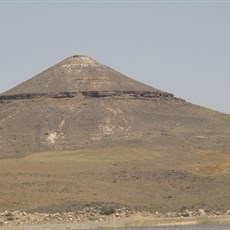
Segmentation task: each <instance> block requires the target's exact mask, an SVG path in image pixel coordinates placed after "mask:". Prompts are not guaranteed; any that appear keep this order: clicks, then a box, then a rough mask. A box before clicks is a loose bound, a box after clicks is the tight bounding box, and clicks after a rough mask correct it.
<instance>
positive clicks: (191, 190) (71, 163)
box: [0, 148, 230, 213]
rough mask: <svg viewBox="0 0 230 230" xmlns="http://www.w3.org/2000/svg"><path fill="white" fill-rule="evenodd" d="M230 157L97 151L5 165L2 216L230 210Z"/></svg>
mask: <svg viewBox="0 0 230 230" xmlns="http://www.w3.org/2000/svg"><path fill="white" fill-rule="evenodd" d="M229 165H230V151H225V152H211V151H195V150H189V151H188V152H184V153H183V154H182V153H176V152H173V153H172V152H170V151H169V150H168V149H162V150H159V151H153V150H151V149H142V148H139V149H138V148H97V149H83V150H76V151H66V152H52V153H37V154H33V155H29V156H26V157H22V158H14V159H0V194H1V196H0V211H5V210H10V211H14V210H25V211H28V212H47V213H55V212H64V211H73V212H74V211H79V210H81V209H83V208H84V207H87V206H98V205H101V204H112V205H113V206H114V207H128V208H129V209H131V210H141V211H143V210H148V211H151V212H154V213H155V212H161V213H167V212H172V211H177V212H180V211H181V210H185V209H188V210H199V209H200V208H202V209H205V210H206V211H207V212H209V211H221V212H226V211H227V210H228V209H230V193H229V191H230V176H229V173H230V167H229Z"/></svg>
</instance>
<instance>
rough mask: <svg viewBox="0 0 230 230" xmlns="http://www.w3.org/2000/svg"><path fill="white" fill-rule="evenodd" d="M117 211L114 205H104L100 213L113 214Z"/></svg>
mask: <svg viewBox="0 0 230 230" xmlns="http://www.w3.org/2000/svg"><path fill="white" fill-rule="evenodd" d="M114 212H115V208H114V207H112V206H103V207H101V208H100V214H102V215H111V214H113V213H114Z"/></svg>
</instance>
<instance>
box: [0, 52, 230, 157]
mask: <svg viewBox="0 0 230 230" xmlns="http://www.w3.org/2000/svg"><path fill="white" fill-rule="evenodd" d="M229 121H230V118H229V116H227V115H224V114H221V113H218V112H215V111H211V110H208V109H205V108H202V107H198V106H195V105H192V104H190V103H187V102H185V101H184V100H182V99H179V98H176V97H174V95H173V94H171V93H167V92H163V91H160V90H158V89H155V88H153V87H151V86H147V85H145V84H142V83H140V82H137V81H135V80H133V79H131V78H129V77H127V76H125V75H123V74H121V73H119V72H117V71H115V70H113V69H111V68H109V67H107V66H105V65H103V64H100V63H98V62H96V61H95V60H93V59H91V58H89V57H87V56H79V55H75V56H72V57H69V58H67V59H65V60H63V61H61V62H60V63H58V64H56V65H54V66H52V67H51V68H49V69H47V70H45V71H43V72H42V73H40V74H38V75H37V76H35V77H33V78H31V79H29V80H27V81H25V82H23V83H22V84H20V85H18V86H16V87H14V88H13V89H11V90H8V91H6V92H4V93H2V94H1V95H0V130H1V133H0V136H1V138H0V144H1V150H0V154H1V155H8V154H25V153H27V154H28V153H33V152H40V151H53V150H71V149H76V148H79V147H82V146H89V145H90V146H92V145H100V146H120V145H122V146H124V145H125V146H146V147H148V146H149V147H151V148H155V149H158V148H161V147H164V148H168V147H171V146H172V145H174V146H177V147H178V148H179V149H184V148H188V146H189V147H191V148H201V149H202V148H203V146H207V145H208V146H209V147H210V148H215V149H216V148H221V149H225V148H229V144H228V143H229V142H228V136H229V134H230V129H229V127H228V126H226V124H227V123H229Z"/></svg>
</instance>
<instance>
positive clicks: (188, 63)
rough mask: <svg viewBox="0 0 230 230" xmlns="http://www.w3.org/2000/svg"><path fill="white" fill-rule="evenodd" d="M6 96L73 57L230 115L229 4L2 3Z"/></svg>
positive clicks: (0, 82) (1, 85) (0, 80)
mask: <svg viewBox="0 0 230 230" xmlns="http://www.w3.org/2000/svg"><path fill="white" fill-rule="evenodd" d="M0 33H1V36H0V63H1V68H0V92H3V91H5V90H7V89H9V88H11V87H13V86H15V85H17V84H19V83H21V82H22V81H25V80H26V79H29V78H31V77H33V76H34V75H36V74H38V73H39V72H41V71H43V70H45V69H46V68H48V67H50V66H51V65H54V64H56V63H57V62H59V61H61V60H62V59H64V58H66V57H69V56H71V55H74V54H84V55H88V56H90V57H92V58H93V59H95V60H97V61H99V62H101V63H103V64H105V65H108V66H110V67H112V68H114V69H116V70H118V71H120V72H122V73H124V74H126V75H128V76H130V77H132V78H134V79H136V80H139V81H141V82H144V83H147V84H149V85H151V86H153V87H156V88H159V89H161V90H165V91H168V92H171V93H174V94H175V96H177V97H181V98H184V99H186V100H187V101H189V102H192V103H194V104H199V105H202V106H205V107H209V108H212V109H215V110H218V111H222V112H225V113H229V114H230V102H229V99H230V63H229V62H230V1H221V0H219V1H173V0H171V1H170V0H168V1H163V0H162V1H38V0H37V1H10V0H8V1H1V0H0Z"/></svg>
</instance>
